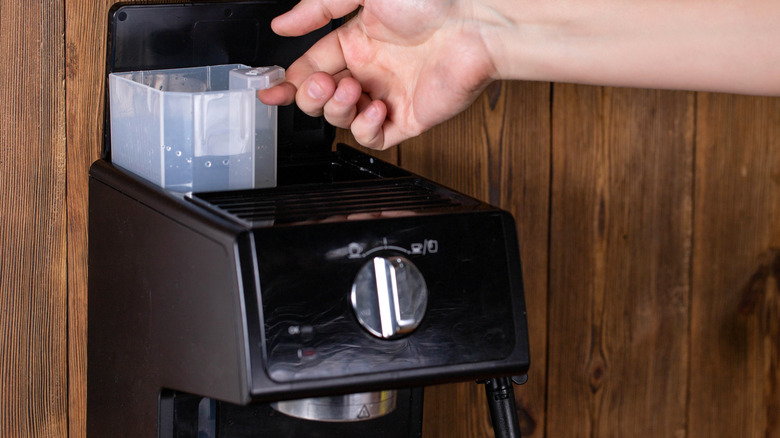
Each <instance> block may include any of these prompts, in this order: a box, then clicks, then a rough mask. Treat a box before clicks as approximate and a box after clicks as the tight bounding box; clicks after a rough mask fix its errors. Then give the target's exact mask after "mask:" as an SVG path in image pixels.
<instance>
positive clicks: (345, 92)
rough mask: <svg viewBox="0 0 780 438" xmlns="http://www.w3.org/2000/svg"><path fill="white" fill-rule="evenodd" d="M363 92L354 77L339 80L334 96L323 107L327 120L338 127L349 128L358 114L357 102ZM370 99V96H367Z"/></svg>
mask: <svg viewBox="0 0 780 438" xmlns="http://www.w3.org/2000/svg"><path fill="white" fill-rule="evenodd" d="M362 94H363V90H362V89H361V87H360V83H358V81H356V80H355V79H353V78H352V77H345V78H343V79H341V80H340V81H339V82H338V85H337V86H336V91H335V92H334V93H333V97H332V98H331V99H329V100H328V101H327V102H326V103H325V106H324V107H323V112H324V114H325V120H327V121H328V123H330V124H331V125H333V126H336V127H338V128H349V126H350V125H351V124H352V121H353V120H354V119H355V116H356V115H357V104H358V101H359V100H360V98H361V95H362ZM365 99H368V96H365Z"/></svg>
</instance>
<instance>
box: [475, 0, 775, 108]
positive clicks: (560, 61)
mask: <svg viewBox="0 0 780 438" xmlns="http://www.w3.org/2000/svg"><path fill="white" fill-rule="evenodd" d="M475 1H476V3H475V11H474V14H475V17H476V19H477V21H479V22H480V23H482V24H481V25H480V28H481V35H482V37H483V39H484V40H485V44H486V46H487V47H488V48H489V50H490V51H491V57H492V58H493V60H494V63H495V67H496V71H497V75H498V77H499V78H502V79H528V80H546V81H559V82H577V83H590V84H604V85H617V86H635V87H648V88H673V89H696V90H713V91H729V92H738V93H749V94H780V24H778V23H780V3H778V2H777V0H747V1H742V2H740V1H738V0H715V1H710V2H704V1H701V0H645V1H638V0H597V1H571V0H551V1H545V0H524V1H517V0H475Z"/></svg>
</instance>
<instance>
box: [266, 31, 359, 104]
mask: <svg viewBox="0 0 780 438" xmlns="http://www.w3.org/2000/svg"><path fill="white" fill-rule="evenodd" d="M346 67H347V62H346V60H345V59H344V53H343V52H342V50H341V43H340V42H339V37H338V35H337V34H336V33H335V32H331V33H330V34H328V35H326V36H325V37H323V38H322V39H320V40H319V41H317V42H316V43H315V44H314V45H313V46H312V47H311V48H310V49H309V50H308V51H307V52H306V53H304V54H303V55H302V56H301V57H300V58H298V59H297V60H295V62H293V63H292V65H290V67H289V68H288V69H287V71H286V72H285V79H286V80H285V82H284V83H282V84H280V85H277V86H276V87H273V88H269V89H267V90H261V91H258V93H257V97H258V98H259V99H260V100H261V101H262V102H263V103H265V104H267V105H289V104H291V103H293V102H294V101H295V98H296V93H298V92H299V91H300V89H301V86H302V85H303V84H304V82H306V81H308V80H310V78H311V77H312V76H313V75H314V74H316V73H318V72H325V73H327V74H329V75H336V74H338V73H339V72H342V71H344V70H345V69H346ZM325 81H327V80H326V79H325V78H321V79H320V80H318V81H316V83H315V84H314V86H315V87H317V86H319V87H325V88H327V86H328V84H326V83H325ZM321 82H322V83H321ZM310 85H311V84H310ZM311 93H313V95H318V94H320V91H319V90H317V89H314V90H311ZM299 94H300V93H299ZM312 98H314V99H318V98H317V97H315V96H312ZM320 100H321V99H320ZM301 109H303V110H304V111H306V110H305V109H304V108H303V107H301ZM311 115H314V114H311Z"/></svg>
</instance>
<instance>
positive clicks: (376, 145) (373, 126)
mask: <svg viewBox="0 0 780 438" xmlns="http://www.w3.org/2000/svg"><path fill="white" fill-rule="evenodd" d="M386 118H387V106H386V105H385V103H384V102H382V101H381V100H374V101H371V102H369V103H368V105H366V107H365V108H364V109H362V111H360V113H358V115H357V116H356V117H355V119H354V120H353V121H352V124H351V125H350V130H351V131H352V135H353V136H354V137H355V140H356V141H357V142H358V143H360V144H361V145H363V146H365V147H367V148H371V149H385V148H387V147H389V146H391V145H386V144H385V135H384V125H385V123H386V122H385V119H386Z"/></svg>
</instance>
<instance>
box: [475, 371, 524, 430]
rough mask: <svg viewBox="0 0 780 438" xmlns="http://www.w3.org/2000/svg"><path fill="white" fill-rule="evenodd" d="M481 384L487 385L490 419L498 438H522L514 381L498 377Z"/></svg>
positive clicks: (486, 392)
mask: <svg viewBox="0 0 780 438" xmlns="http://www.w3.org/2000/svg"><path fill="white" fill-rule="evenodd" d="M481 383H484V384H485V394H486V395H487V399H488V406H489V407H490V419H491V421H492V423H493V431H494V433H495V435H496V438H520V425H519V424H518V421H517V409H516V408H515V391H514V389H513V388H512V379H511V378H509V377H498V378H495V379H490V380H486V381H484V382H481Z"/></svg>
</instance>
